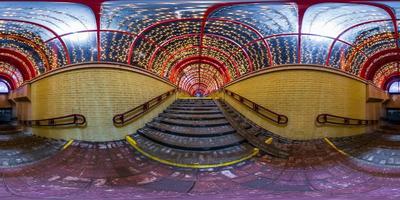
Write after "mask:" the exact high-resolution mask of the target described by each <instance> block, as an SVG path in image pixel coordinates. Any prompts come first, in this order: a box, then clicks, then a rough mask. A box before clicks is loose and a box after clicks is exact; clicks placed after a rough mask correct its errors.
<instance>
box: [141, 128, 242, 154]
mask: <svg viewBox="0 0 400 200" xmlns="http://www.w3.org/2000/svg"><path fill="white" fill-rule="evenodd" d="M138 133H139V134H141V135H142V136H144V137H146V138H147V139H150V140H152V141H153V142H156V143H159V144H161V145H165V146H168V147H171V148H176V149H183V150H197V151H204V150H217V149H221V148H227V147H231V146H235V145H238V144H240V143H242V142H244V139H243V138H242V137H240V136H239V135H235V134H229V135H222V136H217V137H202V138H198V137H186V136H178V135H172V134H168V133H164V132H161V131H157V130H154V129H151V128H143V129H140V130H138Z"/></svg>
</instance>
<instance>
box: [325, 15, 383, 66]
mask: <svg viewBox="0 0 400 200" xmlns="http://www.w3.org/2000/svg"><path fill="white" fill-rule="evenodd" d="M384 21H390V19H384V20H371V21H367V22H363V23H358V24H355V25H353V26H350V27H348V28H346V29H345V30H343V31H342V32H341V33H340V34H339V35H338V36H337V37H336V38H335V39H334V40H333V41H332V43H331V45H330V46H329V50H328V55H327V56H326V61H325V65H326V66H329V62H330V57H331V55H332V50H333V47H334V46H335V43H336V42H337V41H339V38H340V37H342V36H343V35H344V34H345V33H347V32H348V31H350V30H351V29H353V28H357V27H359V26H362V25H366V24H370V23H379V22H384Z"/></svg>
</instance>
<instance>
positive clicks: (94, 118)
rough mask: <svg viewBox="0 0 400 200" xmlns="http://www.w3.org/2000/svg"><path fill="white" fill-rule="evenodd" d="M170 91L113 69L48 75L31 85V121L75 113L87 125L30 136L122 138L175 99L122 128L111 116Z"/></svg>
mask: <svg viewBox="0 0 400 200" xmlns="http://www.w3.org/2000/svg"><path fill="white" fill-rule="evenodd" d="M171 89H173V87H172V86H171V85H169V84H167V83H165V82H162V81H160V80H157V79H154V78H152V77H149V76H146V75H143V74H140V73H136V72H132V71H127V70H121V69H112V68H87V69H85V68H82V69H77V70H73V71H65V72H61V73H58V74H55V75H52V76H48V77H45V78H44V79H41V80H38V81H36V82H33V83H32V84H31V102H32V119H43V118H52V117H57V116H62V115H68V114H73V113H77V114H83V115H85V116H86V119H87V121H88V123H87V126H86V127H84V128H33V133H34V134H36V135H40V136H44V137H51V138H62V139H78V140H87V141H108V140H118V139H123V138H124V136H125V135H127V134H131V133H134V132H135V131H136V130H137V129H138V128H141V127H143V126H144V124H145V123H146V122H148V121H149V120H151V119H152V118H153V117H155V116H156V115H157V114H158V113H160V112H162V110H164V109H165V108H166V107H167V106H168V105H169V104H170V103H172V102H173V101H174V100H175V96H174V95H173V96H171V97H170V98H169V99H168V100H166V101H165V102H164V103H163V104H162V105H161V106H158V107H157V108H155V109H154V110H152V111H150V112H149V113H148V114H146V115H145V116H144V117H142V118H140V119H138V120H137V121H135V122H133V123H131V124H129V125H128V126H125V127H122V128H117V127H115V126H114V125H113V123H112V118H113V116H114V115H115V114H117V113H121V112H125V111H127V110H129V109H131V108H134V107H136V106H138V105H140V104H143V103H144V102H146V101H148V100H150V99H151V98H153V97H156V96H158V95H160V94H162V93H165V92H167V91H169V90H171Z"/></svg>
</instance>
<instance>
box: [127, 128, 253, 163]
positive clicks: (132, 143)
mask: <svg viewBox="0 0 400 200" xmlns="http://www.w3.org/2000/svg"><path fill="white" fill-rule="evenodd" d="M126 141H128V143H129V144H131V145H132V147H133V148H135V149H136V150H137V151H139V152H140V153H141V154H143V155H145V156H146V157H149V158H150V159H152V160H155V161H158V162H160V163H163V164H167V165H172V166H175V167H185V168H196V169H199V168H214V167H224V166H228V165H233V164H236V163H239V162H242V161H244V160H247V159H250V158H251V157H253V156H255V155H257V154H258V152H259V151H260V150H259V149H258V148H254V150H253V152H252V153H251V154H249V155H247V156H245V157H243V158H241V159H238V160H234V161H230V162H226V163H218V164H208V165H201V164H198V163H194V164H182V163H174V162H172V161H169V160H164V159H161V158H158V157H155V156H153V155H151V154H149V153H147V152H145V151H143V150H142V149H141V148H140V147H139V146H138V145H137V142H136V141H135V140H134V139H133V138H132V137H130V136H129V135H128V136H126Z"/></svg>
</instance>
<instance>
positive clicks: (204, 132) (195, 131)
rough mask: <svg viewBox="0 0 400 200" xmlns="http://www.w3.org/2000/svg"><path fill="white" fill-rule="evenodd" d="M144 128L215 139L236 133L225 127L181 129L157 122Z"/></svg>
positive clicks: (229, 127) (180, 127) (150, 123)
mask: <svg viewBox="0 0 400 200" xmlns="http://www.w3.org/2000/svg"><path fill="white" fill-rule="evenodd" d="M146 126H147V127H150V128H152V129H155V130H158V131H162V132H166V133H170V134H174V135H180V136H191V137H216V136H221V135H227V134H233V133H235V132H236V131H235V129H233V128H232V127H231V126H227V125H225V126H218V127H183V126H173V125H169V124H164V123H158V122H149V123H147V125H146Z"/></svg>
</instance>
